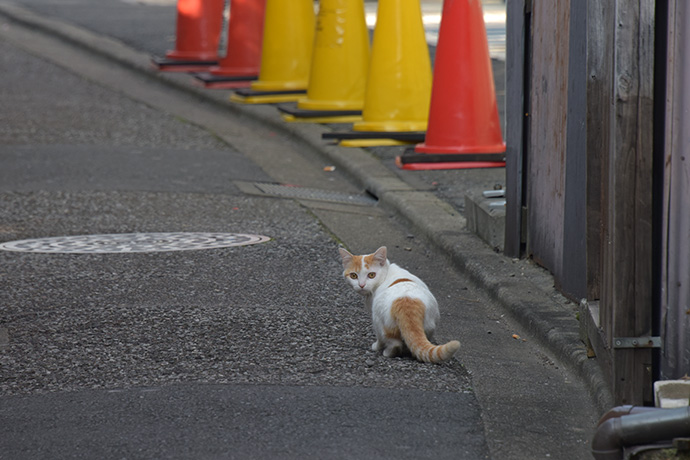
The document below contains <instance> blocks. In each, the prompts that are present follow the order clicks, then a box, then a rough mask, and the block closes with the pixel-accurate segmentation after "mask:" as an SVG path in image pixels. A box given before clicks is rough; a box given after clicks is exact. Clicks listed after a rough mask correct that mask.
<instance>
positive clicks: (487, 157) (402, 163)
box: [395, 149, 506, 171]
mask: <svg viewBox="0 0 690 460" xmlns="http://www.w3.org/2000/svg"><path fill="white" fill-rule="evenodd" d="M395 164H396V165H397V166H398V167H399V168H401V169H406V170H410V171H424V170H435V169H472V168H503V167H505V165H506V154H505V152H503V153H476V154H474V153H455V154H453V153H440V154H432V153H416V152H415V150H414V149H408V150H405V152H404V153H403V154H402V155H401V156H399V157H396V159H395Z"/></svg>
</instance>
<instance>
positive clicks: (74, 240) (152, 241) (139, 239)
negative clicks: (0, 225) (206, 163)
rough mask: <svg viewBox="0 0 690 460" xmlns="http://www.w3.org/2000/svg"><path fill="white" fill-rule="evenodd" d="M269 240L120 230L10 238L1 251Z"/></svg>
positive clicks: (125, 249)
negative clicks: (50, 236) (113, 232)
mask: <svg viewBox="0 0 690 460" xmlns="http://www.w3.org/2000/svg"><path fill="white" fill-rule="evenodd" d="M269 240H270V238H269V237H267V236H261V235H245V234H240V233H183V232H180V233H116V234H110V235H80V236H59V237H54V238H38V239H32V240H20V241H9V242H7V243H2V244H0V250H5V251H18V252H38V253H55V254H62V253H71V254H103V253H106V254H113V253H131V252H164V251H192V250H199V249H216V248H227V247H230V246H246V245H249V244H258V243H264V242H266V241H269Z"/></svg>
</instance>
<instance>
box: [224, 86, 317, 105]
mask: <svg viewBox="0 0 690 460" xmlns="http://www.w3.org/2000/svg"><path fill="white" fill-rule="evenodd" d="M306 94H307V91H306V90H302V89H291V90H284V91H257V90H253V89H240V90H237V91H235V92H234V93H233V94H232V96H230V100H231V101H233V102H238V103H241V104H276V103H280V102H293V101H297V100H299V99H302V98H303V97H305V96H306Z"/></svg>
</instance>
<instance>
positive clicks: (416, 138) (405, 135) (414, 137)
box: [321, 131, 426, 142]
mask: <svg viewBox="0 0 690 460" xmlns="http://www.w3.org/2000/svg"><path fill="white" fill-rule="evenodd" d="M425 134H426V132H425V131H349V132H333V133H323V134H322V135H321V138H322V139H336V140H341V141H342V140H348V141H349V140H358V139H363V140H368V139H393V140H397V141H405V142H424V136H425Z"/></svg>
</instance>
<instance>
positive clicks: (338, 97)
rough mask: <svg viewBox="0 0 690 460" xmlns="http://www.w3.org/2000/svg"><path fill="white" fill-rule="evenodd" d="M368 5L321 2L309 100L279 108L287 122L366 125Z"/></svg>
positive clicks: (335, 0) (334, 0) (340, 0)
mask: <svg viewBox="0 0 690 460" xmlns="http://www.w3.org/2000/svg"><path fill="white" fill-rule="evenodd" d="M369 56H370V47H369V31H368V30H367V24H366V19H365V16H364V0H320V2H319V13H318V15H317V17H316V36H315V38H314V50H313V54H312V65H311V72H310V74H309V87H308V89H307V97H306V98H304V99H300V100H299V101H298V103H297V109H294V108H292V107H279V109H280V110H281V111H282V112H283V113H284V115H283V119H285V120H286V121H309V122H314V123H345V122H352V121H356V120H360V119H361V118H362V116H361V115H362V108H363V106H364V92H365V89H366V83H367V71H368V68H369Z"/></svg>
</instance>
